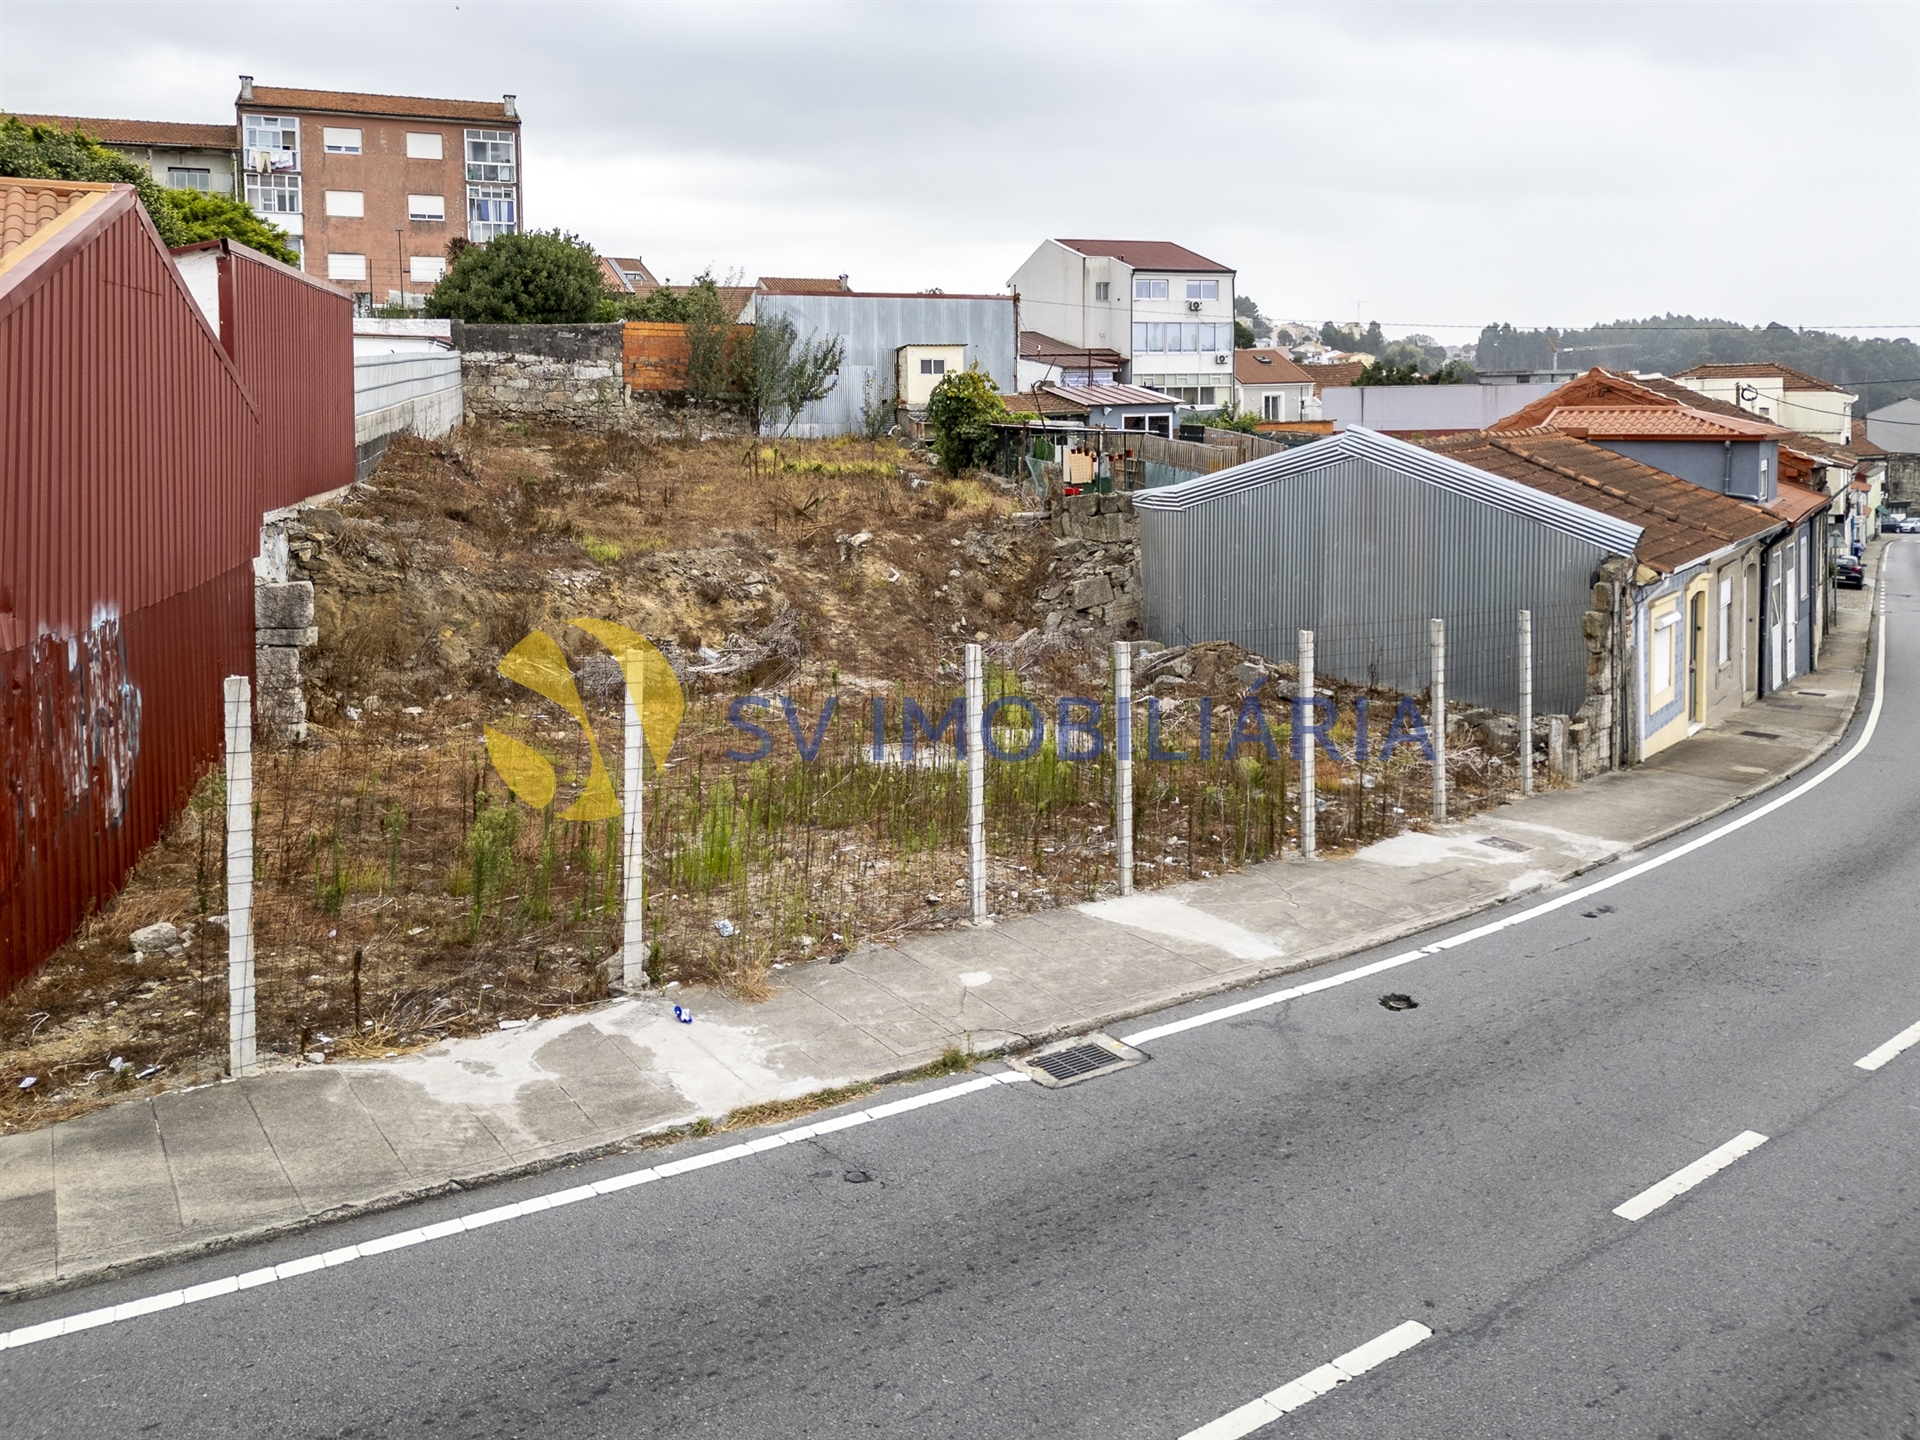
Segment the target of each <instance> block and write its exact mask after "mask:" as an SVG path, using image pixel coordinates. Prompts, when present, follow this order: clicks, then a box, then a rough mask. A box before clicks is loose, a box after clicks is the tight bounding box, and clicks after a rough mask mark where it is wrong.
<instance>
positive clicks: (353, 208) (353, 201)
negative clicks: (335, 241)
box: [323, 190, 367, 220]
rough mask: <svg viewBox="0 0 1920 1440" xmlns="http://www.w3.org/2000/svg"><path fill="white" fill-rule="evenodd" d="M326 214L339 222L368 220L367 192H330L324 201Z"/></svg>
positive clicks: (326, 193) (327, 192)
mask: <svg viewBox="0 0 1920 1440" xmlns="http://www.w3.org/2000/svg"><path fill="white" fill-rule="evenodd" d="M323 203H324V205H325V207H326V213H327V214H328V215H330V216H332V217H334V218H335V219H339V220H364V219H366V218H367V192H366V191H364V190H328V191H326V192H325V199H324V201H323Z"/></svg>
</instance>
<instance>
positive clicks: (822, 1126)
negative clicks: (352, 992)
mask: <svg viewBox="0 0 1920 1440" xmlns="http://www.w3.org/2000/svg"><path fill="white" fill-rule="evenodd" d="M1030 1083H1032V1082H1031V1081H1029V1080H1028V1078H1027V1074H1026V1072H1025V1071H1023V1070H1021V1071H1007V1072H1006V1073H1004V1074H994V1075H983V1076H981V1077H979V1078H978V1079H975V1080H965V1081H962V1082H961V1083H960V1084H958V1085H948V1086H946V1087H945V1088H944V1089H940V1090H931V1091H928V1092H927V1093H926V1094H924V1095H913V1096H909V1097H908V1098H907V1099H905V1100H894V1101H890V1102H888V1103H887V1104H885V1105H876V1106H874V1107H873V1108H872V1109H871V1110H856V1111H854V1112H853V1113H852V1114H849V1115H836V1116H834V1117H833V1118H832V1119H831V1120H822V1121H819V1122H818V1123H816V1124H813V1125H799V1126H796V1127H795V1128H793V1129H791V1130H778V1131H775V1132H774V1133H773V1134H771V1135H762V1136H760V1137H759V1138H758V1139H754V1140H748V1141H745V1142H743V1143H741V1144H739V1145H729V1146H727V1147H725V1148H724V1149H720V1150H709V1151H708V1152H706V1153H705V1154H703V1155H691V1156H688V1157H687V1158H686V1159H684V1160H673V1161H669V1162H668V1163H666V1164H664V1165H651V1166H647V1167H646V1168H644V1169H640V1170H628V1171H625V1172H624V1173H622V1174H619V1175H611V1176H608V1177H607V1178H606V1179H605V1180H596V1181H594V1182H593V1183H592V1184H591V1185H576V1186H574V1187H573V1188H572V1189H570V1190H559V1191H556V1192H554V1193H553V1194H551V1195H535V1196H533V1197H532V1198H531V1199H527V1200H520V1201H517V1202H515V1203H514V1204H512V1205H496V1206H495V1207H494V1208H493V1209H491V1210H481V1211H479V1212H477V1213H475V1214H472V1215H462V1216H460V1217H458V1218H457V1219H453V1220H441V1221H438V1222H437V1223H435V1224H432V1225H422V1226H419V1227H418V1228H416V1229H413V1230H400V1231H396V1232H395V1233H393V1234H391V1235H382V1236H379V1237H378V1238H376V1239H373V1240H363V1241H361V1242H360V1243H359V1244H358V1245H343V1246H341V1247H339V1248H338V1249H335V1250H325V1251H322V1252H320V1253H319V1254H317V1255H302V1256H300V1257H299V1258H298V1259H295V1260H284V1261H282V1262H281V1263H280V1264H278V1265H269V1266H266V1267H264V1268H262V1269H259V1270H249V1271H247V1272H246V1273H245V1274H243V1275H226V1276H223V1277H221V1278H220V1279H218V1280H209V1281H207V1282H206V1283H205V1284H202V1285H190V1286H188V1287H187V1288H186V1289H184V1290H167V1291H163V1292H162V1293H160V1294H158V1295H148V1296H145V1297H143V1298H141V1299H138V1300H129V1301H127V1302H126V1303H124V1304H121V1305H106V1306H102V1307H101V1308H100V1309H98V1310H88V1311H86V1312H84V1313H83V1314H79V1315H67V1316H63V1317H62V1318H60V1319H58V1320H48V1321H45V1322H44V1323H42V1324H39V1325H27V1326H23V1327H22V1328H20V1329H18V1330H9V1331H5V1332H0V1350H17V1349H19V1348H20V1347H21V1346H23V1345H35V1344H38V1343H39V1342H40V1341H42V1340H51V1339H53V1338H54V1337H55V1336H59V1335H72V1334H76V1333H77V1332H79V1331H81V1330H91V1329H93V1328H94V1327H95V1326H96V1325H113V1324H117V1323H119V1322H120V1321H122V1320H132V1319H135V1318H137V1317H139V1316H141V1315H151V1314H153V1313H154V1312H155V1311H156V1310H171V1309H174V1308H175V1307H176V1306H180V1305H197V1304H199V1303H200V1302H201V1301H203V1300H211V1299H213V1298H214V1297H216V1296H219V1295H232V1294H234V1293H236V1292H237V1291H241V1290H251V1289H253V1288H254V1287H255V1286H256V1285H272V1284H274V1283H276V1282H278V1281H281V1280H291V1279H293V1278H294V1277H295V1276H298V1275H310V1274H312V1273H314V1272H315V1271H317V1270H327V1269H331V1268H332V1267H333V1266H336V1265H347V1264H351V1263H352V1262H353V1261H355V1260H366V1259H370V1258H372V1257H373V1256H375V1255H384V1254H386V1253H387V1252H388V1251H390V1250H402V1249H405V1248H406V1247H407V1246H409V1245H422V1244H425V1243H427V1242H429V1241H433V1240H443V1239H446V1238H448V1237H450V1236H454V1235H462V1234H465V1233H466V1232H467V1231H470V1230H480V1229H483V1228H485V1227H486V1226H488V1225H497V1224H499V1223H500V1222H501V1221H503V1220H518V1219H521V1218H523V1217H525V1216H528V1215H538V1214H539V1213H540V1212H541V1211H543V1210H553V1209H556V1208H558V1207H559V1206H562V1205H571V1204H574V1203H575V1202H577V1201H581V1200H597V1199H599V1198H601V1197H602V1196H605V1195H612V1194H615V1193H617V1192H619V1191H621V1190H627V1189H631V1188H632V1187H633V1186H635V1185H646V1184H648V1183H650V1182H652V1181H655V1180H667V1179H671V1178H672V1177H673V1176H675V1175H685V1174H687V1173H689V1172H691V1171H694V1170H704V1169H706V1168H707V1167H708V1166H710V1165H724V1164H726V1163H727V1162H728V1161H729V1160H742V1159H745V1158H746V1157H747V1156H749V1155H759V1154H762V1153H764V1152H766V1151H768V1150H776V1149H778V1148H779V1147H781V1146H782V1145H793V1144H797V1143H798V1142H799V1141H802V1140H811V1139H813V1138H814V1137H815V1136H817V1135H831V1134H833V1133H834V1132H835V1131H837V1130H847V1129H851V1128H852V1127H853V1126H855V1125H866V1124H869V1123H871V1122H872V1121H875V1120H885V1119H887V1118H889V1117H891V1116H894V1115H902V1114H905V1113H907V1112H908V1111H912V1110H920V1109H924V1108H925V1107H926V1106H928V1105H938V1104H940V1103H941V1102H942V1101H945V1100H957V1099H959V1098H960V1097H961V1096H962V1095H974V1094H977V1093H979V1092H980V1091H982V1090H991V1089H992V1088H993V1087H994V1086H996V1085H1025V1084H1030Z"/></svg>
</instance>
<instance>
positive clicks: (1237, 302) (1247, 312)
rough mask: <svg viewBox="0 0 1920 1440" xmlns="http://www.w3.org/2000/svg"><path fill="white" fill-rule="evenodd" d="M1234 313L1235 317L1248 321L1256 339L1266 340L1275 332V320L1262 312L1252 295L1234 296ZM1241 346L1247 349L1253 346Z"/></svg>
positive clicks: (1248, 325)
mask: <svg viewBox="0 0 1920 1440" xmlns="http://www.w3.org/2000/svg"><path fill="white" fill-rule="evenodd" d="M1233 315H1234V319H1236V320H1244V321H1246V322H1247V327H1248V328H1249V329H1250V330H1252V331H1253V338H1254V339H1256V340H1264V339H1266V338H1267V336H1269V335H1271V334H1273V322H1272V321H1271V320H1269V319H1267V317H1266V316H1264V315H1262V314H1261V313H1260V307H1259V306H1258V305H1257V304H1255V303H1254V301H1253V298H1252V297H1251V296H1247V295H1236V296H1234V297H1233ZM1240 348H1241V349H1243V350H1245V349H1251V348H1252V347H1251V346H1245V345H1243V346H1241V347H1240Z"/></svg>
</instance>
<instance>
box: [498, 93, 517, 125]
mask: <svg viewBox="0 0 1920 1440" xmlns="http://www.w3.org/2000/svg"><path fill="white" fill-rule="evenodd" d="M500 98H501V100H502V101H504V102H505V104H506V107H507V118H508V119H509V120H518V119H519V118H520V107H519V106H517V105H515V104H514V103H513V96H511V95H502V96H501V97H500Z"/></svg>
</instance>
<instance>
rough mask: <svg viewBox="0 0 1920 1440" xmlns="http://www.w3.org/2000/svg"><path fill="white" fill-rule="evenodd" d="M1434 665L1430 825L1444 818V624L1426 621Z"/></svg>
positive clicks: (1445, 686)
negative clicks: (1431, 818) (1431, 817)
mask: <svg viewBox="0 0 1920 1440" xmlns="http://www.w3.org/2000/svg"><path fill="white" fill-rule="evenodd" d="M1427 646H1428V648H1429V650H1431V652H1432V663H1433V823H1434V824H1436V825H1441V824H1445V823H1446V819H1447V622H1446V621H1445V620H1441V619H1439V618H1437V617H1436V618H1435V619H1432V620H1429V621H1428V622H1427Z"/></svg>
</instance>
